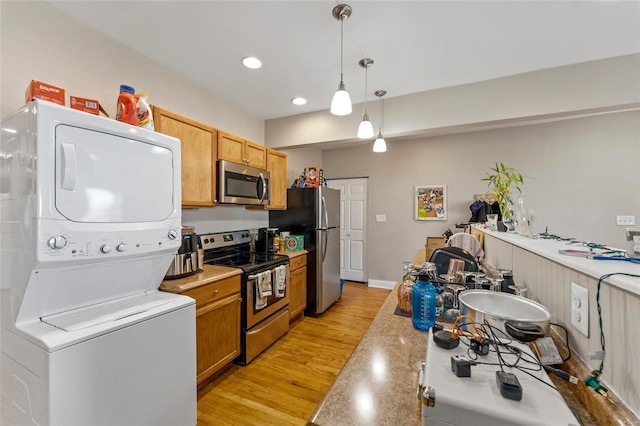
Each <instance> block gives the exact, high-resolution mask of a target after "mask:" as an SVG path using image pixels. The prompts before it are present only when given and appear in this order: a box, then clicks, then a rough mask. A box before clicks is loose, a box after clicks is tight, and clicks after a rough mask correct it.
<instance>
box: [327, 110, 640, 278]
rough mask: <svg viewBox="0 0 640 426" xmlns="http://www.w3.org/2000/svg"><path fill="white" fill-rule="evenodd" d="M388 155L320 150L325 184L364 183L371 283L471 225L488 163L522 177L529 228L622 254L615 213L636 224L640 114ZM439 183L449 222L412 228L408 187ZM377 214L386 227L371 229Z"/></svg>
mask: <svg viewBox="0 0 640 426" xmlns="http://www.w3.org/2000/svg"><path fill="white" fill-rule="evenodd" d="M387 147H388V151H387V152H386V153H384V154H374V153H373V152H372V151H371V146H370V145H362V146H358V147H353V148H345V149H333V150H326V151H324V152H323V158H322V166H323V169H324V172H325V177H327V178H328V179H331V178H347V177H360V176H368V177H369V193H368V199H369V210H368V212H369V224H370V225H369V265H370V270H369V277H370V278H371V279H377V280H389V281H397V280H398V279H399V278H400V274H401V262H402V261H403V260H410V259H411V258H413V256H414V254H415V252H416V250H417V249H419V248H421V247H424V243H425V238H426V236H435V235H440V234H442V232H444V231H445V230H446V229H447V228H453V227H455V224H456V223H459V222H466V221H467V220H469V218H470V216H471V213H470V211H469V205H470V204H471V203H472V201H473V198H472V197H473V194H475V193H483V192H485V191H486V190H487V185H486V182H482V181H481V180H480V179H481V178H482V177H484V176H485V175H486V173H487V171H488V170H489V168H490V167H491V166H493V165H494V164H495V162H496V161H501V162H504V163H505V164H506V165H507V166H511V167H514V168H516V169H517V170H519V171H520V172H521V173H522V174H523V175H525V176H526V181H525V186H524V192H525V196H524V199H525V204H526V206H527V208H530V209H532V210H534V211H535V220H536V223H537V226H536V229H537V230H538V231H544V229H545V227H547V226H548V227H549V232H551V233H556V234H559V235H562V236H568V237H575V238H579V239H582V240H587V241H593V242H599V243H606V244H610V245H613V246H618V247H622V248H624V247H625V246H624V229H625V228H624V227H620V226H616V225H615V216H616V215H635V216H636V218H637V219H639V220H640V179H639V178H638V175H637V168H638V165H639V164H640V112H638V111H634V112H621V113H612V114H606V115H598V116H593V117H585V118H576V119H569V120H564V121H556V122H549V123H542V124H536V125H523V126H518V127H510V128H503V129H493V130H485V131H476V132H469V133H460V134H455V135H447V136H434V137H422V138H416V139H411V140H392V139H388V140H387ZM425 184H444V185H447V195H448V201H447V203H448V206H447V207H448V218H447V221H446V222H443V221H429V222H424V221H415V220H414V215H413V209H414V199H413V193H414V186H415V185H425ZM376 214H385V215H386V216H387V221H386V222H376V221H375V220H374V219H375V215H376Z"/></svg>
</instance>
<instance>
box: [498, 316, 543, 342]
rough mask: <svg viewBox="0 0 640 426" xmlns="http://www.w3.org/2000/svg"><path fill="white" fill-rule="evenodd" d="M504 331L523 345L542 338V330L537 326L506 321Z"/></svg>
mask: <svg viewBox="0 0 640 426" xmlns="http://www.w3.org/2000/svg"><path fill="white" fill-rule="evenodd" d="M504 329H505V330H506V332H507V333H509V335H510V336H511V337H513V338H514V339H516V340H519V341H521V342H524V343H528V342H533V341H534V340H536V339H540V338H542V337H544V330H543V329H542V327H540V326H539V325H538V324H534V323H530V322H522V321H513V320H507V321H505V323H504Z"/></svg>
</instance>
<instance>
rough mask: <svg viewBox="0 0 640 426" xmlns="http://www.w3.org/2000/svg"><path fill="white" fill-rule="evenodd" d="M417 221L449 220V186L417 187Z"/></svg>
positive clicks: (415, 197)
mask: <svg viewBox="0 0 640 426" xmlns="http://www.w3.org/2000/svg"><path fill="white" fill-rule="evenodd" d="M414 200H415V220H447V186H446V185H422V186H416V187H415V194H414Z"/></svg>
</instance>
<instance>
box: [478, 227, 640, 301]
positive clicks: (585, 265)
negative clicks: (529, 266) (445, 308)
mask: <svg viewBox="0 0 640 426" xmlns="http://www.w3.org/2000/svg"><path fill="white" fill-rule="evenodd" d="M476 229H480V230H481V231H482V232H484V233H485V234H486V235H490V236H492V237H495V238H497V239H499V240H502V241H505V242H507V243H510V244H513V245H515V246H518V247H520V248H523V249H525V250H528V251H530V252H533V253H535V254H537V255H539V256H542V257H545V258H547V259H549V260H552V261H554V262H556V263H559V264H561V265H564V266H566V267H569V268H571V269H575V270H577V271H580V272H582V273H584V274H586V275H589V276H591V277H593V278H600V277H601V276H603V275H605V274H610V273H613V272H624V273H629V274H635V275H640V265H639V264H635V263H631V262H626V261H621V260H595V259H588V258H586V257H579V256H570V255H566V254H560V252H559V250H588V248H587V247H582V246H579V245H576V244H569V243H568V242H567V241H559V240H553V239H542V238H537V239H531V238H527V237H524V236H522V235H519V234H511V233H507V232H499V231H494V230H490V229H487V228H480V227H478V226H476ZM494 266H497V265H494ZM606 281H607V282H608V283H609V284H611V285H613V286H616V287H618V288H620V289H622V290H626V291H629V292H631V293H634V294H636V295H640V279H638V278H632V277H628V276H624V275H614V276H612V277H609V278H607V279H606Z"/></svg>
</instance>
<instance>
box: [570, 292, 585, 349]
mask: <svg viewBox="0 0 640 426" xmlns="http://www.w3.org/2000/svg"><path fill="white" fill-rule="evenodd" d="M571 325H572V326H574V327H575V328H577V329H578V331H579V332H580V333H582V334H584V335H585V336H586V337H589V290H587V288H586V287H582V286H580V285H578V284H576V283H571Z"/></svg>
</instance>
